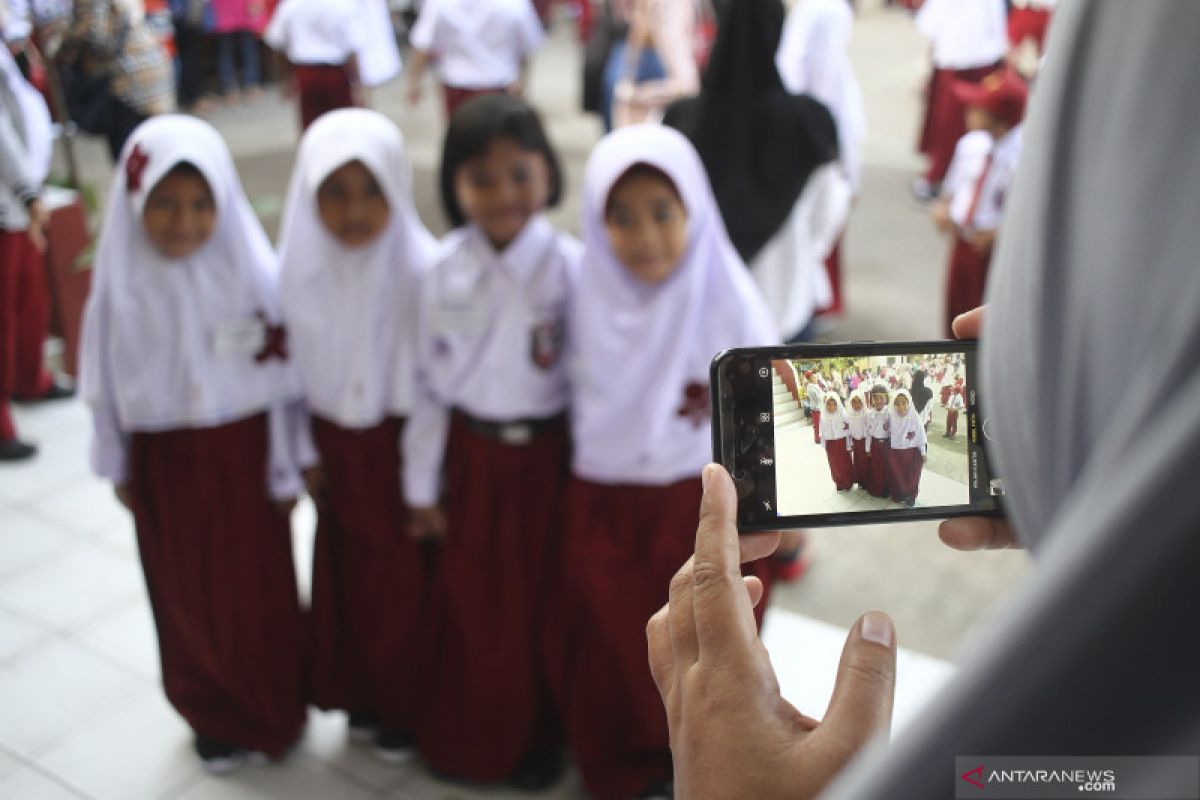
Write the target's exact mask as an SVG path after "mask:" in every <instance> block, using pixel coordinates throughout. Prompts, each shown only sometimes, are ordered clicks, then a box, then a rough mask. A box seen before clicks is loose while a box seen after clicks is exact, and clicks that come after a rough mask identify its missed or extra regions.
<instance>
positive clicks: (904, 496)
mask: <svg viewBox="0 0 1200 800" xmlns="http://www.w3.org/2000/svg"><path fill="white" fill-rule="evenodd" d="M899 396H904V397H907V398H908V413H907V414H905V415H904V416H903V417H901V416H900V415H899V414H897V413H896V407H895V397H893V398H892V404H891V405H889V407H888V408H889V413H890V414H891V419H890V425H891V449H890V451H889V453H888V491H889V494H890V495H891V498H892V499H893V500H895V501H896V502H897V503H904V502H908V501H911V500H915V499H916V497H917V493H918V491H919V490H920V486H921V470H922V468H923V464H924V462H923V461H922V457H923V456H924V455H925V453H926V451H927V450H928V448H929V446H928V440H927V439H926V437H925V425H924V424H923V423H922V422H921V417H920V415H919V414H918V413H917V410H916V409H915V408H914V407H913V402H912V397H911V396H910V395H909V393H908V391H907V390H905V389H900V390H899V391H897V392H896V397H899Z"/></svg>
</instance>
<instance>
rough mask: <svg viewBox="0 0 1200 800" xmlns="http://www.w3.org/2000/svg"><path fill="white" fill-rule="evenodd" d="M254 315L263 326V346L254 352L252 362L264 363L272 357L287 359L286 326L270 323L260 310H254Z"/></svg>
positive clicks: (281, 359)
mask: <svg viewBox="0 0 1200 800" xmlns="http://www.w3.org/2000/svg"><path fill="white" fill-rule="evenodd" d="M254 316H256V317H258V320H259V322H261V323H262V326H263V346H262V349H261V350H259V351H258V352H257V353H255V354H254V362H255V363H256V364H265V363H267V362H268V361H270V360H271V359H272V358H278V359H279V360H280V361H287V360H288V350H287V328H286V327H284V326H283V325H272V324H271V322H270V320H268V319H267V315H266V314H265V313H264V312H262V311H256V312H255V314H254Z"/></svg>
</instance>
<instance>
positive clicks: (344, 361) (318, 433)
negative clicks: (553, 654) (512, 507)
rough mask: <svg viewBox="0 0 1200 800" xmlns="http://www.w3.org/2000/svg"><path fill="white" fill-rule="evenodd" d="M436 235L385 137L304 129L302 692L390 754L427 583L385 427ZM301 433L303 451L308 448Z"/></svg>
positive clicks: (294, 272)
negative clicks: (305, 620)
mask: <svg viewBox="0 0 1200 800" xmlns="http://www.w3.org/2000/svg"><path fill="white" fill-rule="evenodd" d="M435 247H436V242H435V241H434V239H433V237H432V236H430V234H429V232H428V231H427V230H426V229H425V226H424V225H423V224H422V223H421V220H420V218H419V217H418V216H417V212H416V209H414V208H413V203H412V177H411V170H410V168H409V165H408V159H407V158H406V156H405V152H404V140H403V138H402V137H401V135H400V131H399V130H398V129H397V128H396V126H395V125H394V124H392V122H391V121H389V120H388V119H387V118H386V117H384V116H382V115H381V114H377V113H375V112H374V111H367V110H365V109H357V108H353V109H342V110H339V111H333V112H330V113H329V114H326V115H325V116H323V117H321V119H319V120H317V121H316V122H315V123H314V124H313V126H312V127H311V128H309V129H308V132H307V133H306V134H305V136H304V139H303V141H302V142H301V144H300V152H299V155H298V156H297V161H296V170H295V173H294V174H293V176H292V181H291V186H290V188H289V191H288V200H287V206H286V208H285V211H284V217H283V226H282V232H281V235H280V262H281V266H282V272H283V275H282V279H281V280H282V298H283V312H284V316H285V318H286V320H287V324H288V331H289V334H290V336H291V343H292V352H293V354H294V355H295V357H296V361H297V362H298V364H299V366H300V371H301V374H302V376H303V379H304V388H305V396H306V399H307V406H308V411H309V414H310V415H311V434H312V442H310V448H309V452H308V453H307V454H306V457H305V458H304V462H303V463H304V466H306V467H308V469H307V470H306V472H305V478H306V482H307V483H308V489H309V493H310V494H311V495H312V497H313V499H314V500H315V502H316V503H317V510H318V517H317V520H318V523H317V537H316V544H315V551H316V552H315V555H314V558H313V582H312V586H313V589H312V613H311V614H310V615H309V620H310V623H311V637H312V645H313V657H312V669H311V675H310V676H309V679H310V684H311V689H310V691H311V699H312V701H313V702H314V703H315V704H316V705H317V706H319V707H320V708H324V709H341V710H344V711H347V712H349V714H350V731H351V736H352V737H354V738H357V739H360V740H366V741H373V742H374V743H375V749H376V752H377V754H378V755H379V756H380V757H381V758H384V759H385V760H392V761H394V760H397V759H398V758H400V757H402V756H403V755H404V754H405V751H406V750H407V749H409V748H411V746H412V739H413V734H414V731H415V728H416V711H415V708H416V701H417V696H418V695H417V690H418V686H417V678H418V673H417V663H418V658H417V653H416V651H417V645H418V637H419V634H420V631H421V628H422V626H421V620H422V614H423V612H424V607H423V601H424V595H425V586H426V583H427V579H426V575H425V568H424V559H423V554H422V552H421V549H420V547H419V545H418V544H417V543H415V542H413V541H410V540H409V539H408V538H407V537H406V536H404V532H405V530H406V526H407V517H406V513H405V508H404V499H403V497H402V496H401V490H400V476H401V473H402V459H401V455H400V436H401V431H402V430H403V429H404V422H405V418H406V417H407V416H408V414H409V412H410V411H411V408H412V402H413V383H414V380H415V364H414V352H413V350H414V345H415V341H414V340H415V338H416V329H415V326H414V325H413V324H412V317H413V312H414V309H415V295H416V291H417V287H418V282H419V279H420V276H421V274H422V273H423V272H424V271H425V270H426V269H427V268H428V266H429V265H430V264H431V263H432V261H433V258H434V254H435ZM312 443H315V451H313V450H312V449H311V444H312Z"/></svg>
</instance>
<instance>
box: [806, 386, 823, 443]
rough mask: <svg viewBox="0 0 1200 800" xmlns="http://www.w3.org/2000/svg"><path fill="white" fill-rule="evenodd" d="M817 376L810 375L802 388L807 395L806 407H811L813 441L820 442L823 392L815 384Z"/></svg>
mask: <svg viewBox="0 0 1200 800" xmlns="http://www.w3.org/2000/svg"><path fill="white" fill-rule="evenodd" d="M817 380H818V379H817V378H814V377H813V376H812V375H809V377H808V386H806V387H805V388H804V393H805V395H806V396H807V397H808V407H809V408H810V409H812V426H813V443H814V444H820V443H821V402H822V397H823V394H822V392H821V388H820V387H819V386H817Z"/></svg>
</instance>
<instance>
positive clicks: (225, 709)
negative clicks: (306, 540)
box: [82, 116, 305, 771]
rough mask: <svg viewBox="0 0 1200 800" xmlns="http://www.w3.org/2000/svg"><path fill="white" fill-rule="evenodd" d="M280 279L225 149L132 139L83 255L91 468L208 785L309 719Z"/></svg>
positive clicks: (175, 137) (155, 127)
mask: <svg viewBox="0 0 1200 800" xmlns="http://www.w3.org/2000/svg"><path fill="white" fill-rule="evenodd" d="M275 269H276V263H275V257H274V253H273V252H272V250H271V246H270V243H269V242H268V241H267V237H266V235H265V234H264V233H263V230H262V227H261V225H260V224H259V222H258V220H257V219H256V218H255V216H254V213H253V212H252V211H251V209H250V204H249V202H248V201H247V199H246V196H245V194H244V193H243V192H242V188H241V184H240V182H239V181H238V176H237V173H236V171H235V169H234V164H233V159H232V158H231V157H230V155H229V151H228V149H227V148H226V147H225V143H224V142H223V141H222V140H221V137H220V135H219V134H218V133H217V132H216V131H215V130H213V129H212V128H211V127H210V126H209V125H207V124H205V123H203V122H201V121H199V120H197V119H194V118H191V117H182V116H160V117H155V118H154V119H152V120H150V121H148V122H146V123H144V124H143V125H142V126H141V127H139V128H138V129H137V130H136V131H135V132H134V133H133V135H132V136H131V137H130V140H129V142H128V144H127V145H126V147H125V151H124V153H123V156H122V158H121V161H120V164H119V168H118V170H117V174H116V176H115V179H114V181H113V185H112V191H111V193H110V195H109V201H108V216H107V218H106V220H105V223H104V229H103V231H102V232H101V235H100V242H99V246H98V250H97V253H96V263H95V277H94V279H93V282H92V294H91V297H90V298H89V300H88V305H87V309H86V316H85V322H84V336H83V345H82V391H83V396H84V399H85V400H86V401H87V402H88V404H89V405H90V406H91V408H92V413H93V420H94V423H95V437H94V439H93V444H92V465H93V468H94V469H95V470H96V472H97V473H98V474H99V475H101V476H102V477H105V478H108V479H109V480H111V481H113V483H114V484H116V486H117V494H118V496H119V497H120V499H121V500H122V502H123V503H125V504H126V505H127V506H128V507H130V508H131V510H132V511H133V515H134V520H135V522H136V526H137V536H138V549H139V553H140V555H141V560H142V566H143V569H144V570H145V575H146V586H147V589H148V591H149V594H150V602H151V606H152V607H153V609H154V619H155V624H156V628H157V631H158V640H159V648H160V652H161V654H162V668H163V686H164V688H165V690H166V693H167V698H168V699H169V700H170V701H171V703H172V705H174V706H175V708H176V709H177V710H178V711H179V713H180V714H182V715H183V717H184V718H185V719H186V720H187V722H188V724H189V725H190V726H191V727H192V729H193V730H194V731H195V733H196V742H195V746H196V751H197V754H198V755H199V756H200V757H201V759H203V760H204V762H205V765H206V766H207V767H208V768H209V769H210V770H214V771H222V770H227V769H230V768H232V767H235V766H237V765H238V764H239V763H241V761H242V760H243V759H244V758H245V755H246V753H247V751H252V750H253V751H261V752H263V753H266V754H267V755H269V756H271V757H280V756H282V755H283V754H284V753H285V752H286V751H287V749H288V748H289V747H290V746H291V745H292V744H293V743H294V742H295V741H296V739H297V738H298V737H299V735H300V733H301V731H302V729H303V726H304V720H305V708H304V706H305V703H304V691H303V686H302V666H303V665H302V652H301V641H302V635H303V631H302V630H301V622H300V608H299V601H298V598H297V595H296V581H295V575H294V572H293V567H292V551H291V536H290V530H289V525H288V512H289V511H290V509H291V507H292V505H293V504H294V498H295V496H296V494H297V493H298V491H299V489H300V478H299V474H298V472H297V469H296V465H295V460H294V457H293V453H294V450H295V444H294V442H293V441H292V437H291V436H290V435H289V434H290V432H291V431H292V430H293V429H294V425H293V424H290V421H289V416H290V415H291V414H293V413H294V407H295V404H296V401H297V400H298V399H299V382H298V380H297V379H296V375H295V373H294V371H293V370H292V369H291V368H290V367H289V365H288V361H287V357H288V348H287V341H286V337H285V333H284V329H283V326H282V325H280V324H278V322H277V321H278V319H279V309H278V303H277V299H276V274H275ZM272 499H274V500H275V501H276V502H275V503H272V502H271V501H272ZM277 506H278V507H277Z"/></svg>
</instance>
